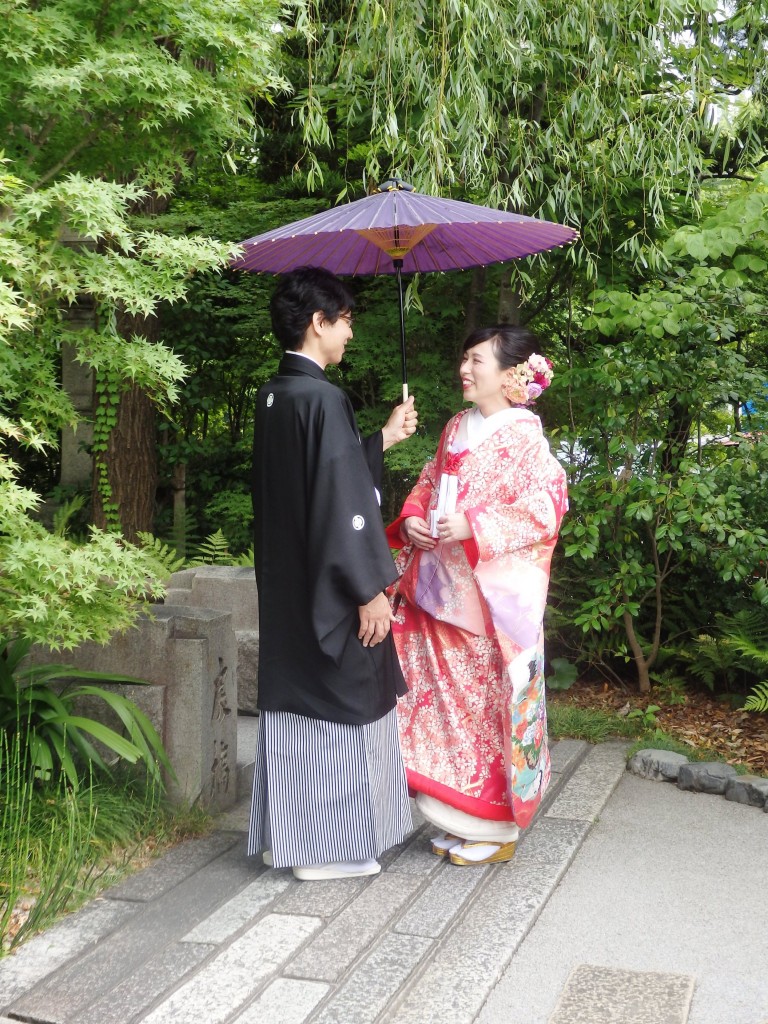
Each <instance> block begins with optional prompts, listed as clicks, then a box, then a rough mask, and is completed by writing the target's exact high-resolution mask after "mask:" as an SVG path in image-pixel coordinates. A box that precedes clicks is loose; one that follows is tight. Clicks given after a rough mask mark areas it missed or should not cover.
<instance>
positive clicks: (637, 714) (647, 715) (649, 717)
mask: <svg viewBox="0 0 768 1024" xmlns="http://www.w3.org/2000/svg"><path fill="white" fill-rule="evenodd" d="M657 711H661V708H660V706H659V705H658V704H649V705H648V706H647V707H645V708H633V709H632V710H631V711H630V712H629V713H628V714H627V721H630V722H631V721H633V720H634V719H637V721H638V722H639V723H640V725H642V727H643V729H646V730H647V729H655V727H656V725H657V724H658V721H659V720H658V718H657V717H656V712H657Z"/></svg>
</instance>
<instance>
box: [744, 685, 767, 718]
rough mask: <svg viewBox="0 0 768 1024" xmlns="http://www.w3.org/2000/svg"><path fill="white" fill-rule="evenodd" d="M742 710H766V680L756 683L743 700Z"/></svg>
mask: <svg viewBox="0 0 768 1024" xmlns="http://www.w3.org/2000/svg"><path fill="white" fill-rule="evenodd" d="M741 710H742V711H768V682H764V683H758V684H757V686H755V687H753V688H752V693H751V694H750V695H749V697H747V699H746V701H745V702H744V706H743V708H742V709H741Z"/></svg>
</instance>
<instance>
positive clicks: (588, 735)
mask: <svg viewBox="0 0 768 1024" xmlns="http://www.w3.org/2000/svg"><path fill="white" fill-rule="evenodd" d="M547 730H548V732H549V734H550V736H551V737H552V738H554V739H563V738H565V737H571V738H572V739H577V740H586V741H587V743H602V742H603V741H604V740H607V739H609V738H610V737H611V736H637V734H638V732H639V726H638V725H637V724H635V723H634V722H627V720H626V719H624V718H621V717H619V716H618V715H614V714H611V713H610V712H608V711H602V710H599V709H596V708H582V707H579V706H578V705H576V704H568V703H566V702H561V701H550V703H549V705H548V706H547Z"/></svg>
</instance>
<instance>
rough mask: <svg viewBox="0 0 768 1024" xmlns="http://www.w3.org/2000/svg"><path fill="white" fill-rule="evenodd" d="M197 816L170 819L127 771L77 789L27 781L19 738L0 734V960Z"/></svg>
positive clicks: (200, 819)
mask: <svg viewBox="0 0 768 1024" xmlns="http://www.w3.org/2000/svg"><path fill="white" fill-rule="evenodd" d="M206 826H207V821H206V819H205V817H204V816H203V815H202V814H198V815H197V816H195V815H190V814H189V813H184V812H181V813H171V812H170V811H169V810H168V808H167V807H166V806H165V805H164V803H163V801H162V792H161V790H160V788H159V787H158V786H157V785H155V784H153V782H152V780H151V778H148V777H147V776H146V775H141V774H139V773H138V772H136V770H135V769H131V770H130V771H126V772H125V773H124V774H123V775H122V776H120V775H114V774H113V776H112V777H101V776H98V775H96V774H94V773H93V772H91V773H90V774H89V775H88V777H87V778H86V779H85V780H84V781H83V782H82V784H81V785H80V786H79V788H78V789H73V788H72V787H71V786H69V785H68V784H67V782H66V780H65V779H64V778H63V776H62V777H60V780H59V781H58V782H48V783H45V782H41V781H40V780H33V779H32V778H31V776H30V771H29V765H28V758H27V757H26V752H25V751H24V750H23V748H22V736H21V734H20V733H12V734H10V735H9V734H8V733H7V732H5V731H3V730H0V956H2V955H3V954H5V953H7V952H9V951H10V950H11V949H13V948H14V947H16V946H18V945H19V943H21V942H23V941H24V940H25V939H26V938H28V937H29V936H30V935H32V934H34V933H35V932H37V931H40V930H42V929H43V928H45V927H47V926H48V925H50V924H51V923H52V922H53V921H54V920H55V919H56V918H57V917H59V916H60V915H61V914H62V913H63V912H64V911H68V910H72V909H74V908H76V907H77V906H79V905H81V904H82V903H83V902H84V901H85V900H86V899H88V898H89V897H91V896H93V895H94V894H95V893H97V892H99V891H100V890H102V889H103V888H105V887H106V886H107V885H109V884H111V883H112V882H113V881H115V880H116V879H117V878H119V877H121V876H122V875H124V874H125V873H126V872H127V871H128V870H130V868H131V865H132V863H133V862H134V860H135V857H136V854H137V852H138V851H139V850H140V849H141V850H142V851H143V853H144V855H145V857H146V855H147V851H148V850H154V849H156V848H157V847H160V846H162V845H164V844H167V843H168V842H170V841H173V840H174V839H176V838H179V837H181V835H182V834H184V833H187V834H190V833H199V832H200V831H203V830H204V829H205V828H206Z"/></svg>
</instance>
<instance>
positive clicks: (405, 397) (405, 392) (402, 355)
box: [392, 260, 408, 402]
mask: <svg viewBox="0 0 768 1024" xmlns="http://www.w3.org/2000/svg"><path fill="white" fill-rule="evenodd" d="M392 263H393V264H394V267H395V277H396V278H397V297H398V299H399V303H400V358H401V361H402V366H403V401H404V402H407V401H408V368H407V365H406V356H405V299H404V297H403V278H402V276H401V274H400V271H401V270H402V267H403V261H402V260H392Z"/></svg>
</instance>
